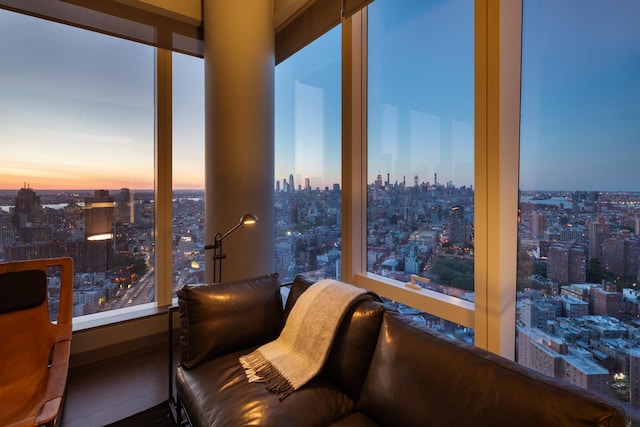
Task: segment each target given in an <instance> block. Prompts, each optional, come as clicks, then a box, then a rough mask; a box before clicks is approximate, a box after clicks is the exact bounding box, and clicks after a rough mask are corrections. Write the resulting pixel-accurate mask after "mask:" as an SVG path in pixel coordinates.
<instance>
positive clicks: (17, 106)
mask: <svg viewBox="0 0 640 427" xmlns="http://www.w3.org/2000/svg"><path fill="white" fill-rule="evenodd" d="M369 19H370V22H369V30H370V46H369V89H370V91H369V101H370V102H369V107H368V108H369V128H368V137H369V147H368V150H369V158H368V161H369V169H368V181H369V182H371V181H373V180H374V179H375V176H376V175H377V174H378V173H381V174H382V175H383V177H384V178H385V179H386V176H387V173H389V174H390V177H391V181H392V182H395V181H402V180H403V179H406V181H407V183H408V184H409V185H412V184H413V179H414V176H415V175H417V176H418V178H419V180H420V181H421V182H424V181H429V182H433V179H434V174H435V173H437V174H438V181H439V182H441V183H444V182H447V181H452V182H453V183H455V184H456V185H458V186H461V185H472V184H473V132H474V130H473V129H474V124H473V119H474V117H473V114H474V113H473V108H474V106H473V84H474V83H473V55H474V52H473V1H472V0H437V1H429V2H424V1H408V0H402V1H398V0H394V1H391V0H376V1H375V2H373V3H372V4H371V6H370V11H369ZM638 22H640V2H639V1H637V0H613V1H602V0H562V1H560V0H535V1H534V0H525V1H524V29H523V74H522V123H521V132H522V135H521V159H522V161H521V178H520V186H521V188H522V189H524V190H534V189H535V190H577V189H580V190H602V191H606V190H612V191H636V190H639V189H638V186H637V182H640V168H639V167H637V162H638V159H639V158H640V101H639V100H640V29H638V28H639V26H638V24H637V23H638ZM123 46H125V47H126V48H123ZM340 46H341V28H340V27H337V28H335V29H333V30H332V31H330V32H329V33H328V34H326V35H324V36H323V37H322V38H321V39H319V40H317V41H316V42H314V43H313V44H312V45H311V46H309V47H308V48H306V49H304V50H303V51H301V52H299V53H298V54H296V55H295V56H294V57H292V58H290V59H288V60H287V61H285V62H284V63H282V64H280V65H279V66H278V67H277V69H276V74H275V76H276V81H275V88H276V108H275V117H276V134H275V141H276V165H275V171H276V175H275V178H276V180H278V181H282V179H284V178H288V176H289V174H294V176H295V180H296V184H304V178H310V179H311V185H312V186H313V187H324V186H331V185H332V184H333V183H336V182H340V155H341V153H340V151H341V149H340V138H341V119H340V114H341V101H340V95H341V93H340V91H341V89H340V72H341V63H340ZM0 57H1V58H2V61H0V147H1V149H2V153H3V161H2V166H1V167H0V188H9V189H11V188H18V187H20V186H22V184H23V183H24V182H30V184H31V185H32V186H33V187H34V188H44V187H45V186H47V185H54V184H53V183H59V184H56V185H58V186H61V187H65V188H73V187H76V186H77V185H78V183H82V184H86V185H88V186H89V187H90V188H94V187H96V185H95V182H98V181H99V182H104V185H101V186H102V187H112V188H119V187H123V186H126V187H130V188H143V187H144V188H150V187H152V186H153V82H152V81H151V79H150V78H149V76H152V75H153V71H152V70H153V68H152V67H153V61H154V54H153V49H151V48H149V47H147V46H142V45H136V44H134V43H130V42H127V41H123V40H118V39H114V38H110V37H106V36H102V35H98V34H93V33H90V32H87V31H83V30H79V29H73V28H69V27H64V26H60V25H57V24H53V23H48V22H44V21H41V20H37V19H35V18H31V17H26V16H19V15H16V14H13V13H10V12H6V11H1V10H0ZM202 79H203V65H202V60H200V59H197V58H191V57H186V56H184V55H179V54H175V55H174V84H175V85H176V91H175V92H174V167H175V169H176V171H175V173H174V183H175V185H176V187H177V188H194V187H198V186H199V183H202V182H203V181H204V178H203V176H204V161H203V155H202V152H203V146H204V143H203V134H204V130H203V122H204V117H203V113H202V110H203V105H204V101H203V96H202V94H203V87H204V84H203V82H202ZM34 153H35V154H34ZM25 158H28V159H30V161H29V162H28V163H26V162H24V159H25ZM88 159H89V160H90V159H96V161H95V162H93V163H92V162H90V161H88ZM114 171H115V172H114ZM125 171H126V172H125ZM101 180H102V181H101ZM107 180H108V183H107ZM49 188H50V187H49ZM76 188H77V187H76Z"/></svg>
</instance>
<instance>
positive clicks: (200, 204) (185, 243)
mask: <svg viewBox="0 0 640 427" xmlns="http://www.w3.org/2000/svg"><path fill="white" fill-rule="evenodd" d="M172 62H173V85H172V87H173V96H172V100H173V140H172V145H173V150H172V154H173V162H172V171H173V197H172V199H173V202H172V205H173V208H172V213H173V236H172V237H173V238H172V241H173V243H172V247H173V266H174V267H173V295H174V296H175V290H176V289H177V288H179V287H180V286H182V285H183V284H187V283H190V284H194V283H204V281H205V279H204V264H205V260H204V256H205V254H204V245H205V242H204V160H203V159H204V60H203V59H201V58H196V57H192V56H187V55H184V54H180V53H175V52H174V53H173V61H172Z"/></svg>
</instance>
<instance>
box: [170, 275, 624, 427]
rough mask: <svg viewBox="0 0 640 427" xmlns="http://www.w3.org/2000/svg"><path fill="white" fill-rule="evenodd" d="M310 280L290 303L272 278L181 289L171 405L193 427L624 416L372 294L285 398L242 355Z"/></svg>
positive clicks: (611, 422) (534, 423) (614, 421)
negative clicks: (254, 375) (321, 361)
mask: <svg viewBox="0 0 640 427" xmlns="http://www.w3.org/2000/svg"><path fill="white" fill-rule="evenodd" d="M309 286H312V282H311V281H309V280H308V279H306V278H305V277H303V276H298V277H296V279H295V280H294V282H293V284H292V286H291V289H290V292H289V296H288V298H287V300H286V303H285V304H283V303H282V299H281V292H280V286H279V285H278V279H277V275H268V276H263V277H258V278H253V279H249V280H244V281H239V282H234V283H224V284H216V285H199V286H188V285H187V286H184V287H182V288H181V289H179V290H178V301H179V315H180V354H181V363H180V365H179V366H178V369H177V373H176V393H177V403H178V407H179V408H180V407H182V408H183V409H184V413H186V414H187V417H188V421H189V423H190V424H191V425H192V426H193V427H205V426H207V427H210V426H231V427H238V426H244V425H261V426H277V427H280V426H303V427H310V426H329V425H331V426H338V427H347V426H367V427H370V426H388V427H391V426H403V427H408V426H446V427H450V426H457V427H461V426H462V427H463V426H514V425H518V426H520V427H525V426H531V427H539V426H571V427H578V426H620V427H622V426H624V424H625V416H624V412H623V411H622V409H621V408H619V407H618V406H617V405H613V404H611V403H609V402H607V401H604V400H602V399H600V398H598V397H597V396H595V395H593V394H591V393H589V392H587V391H585V390H583V389H580V388H577V387H573V386H570V385H567V384H564V383H560V382H559V381H557V380H554V379H552V378H548V377H545V376H542V375H540V374H537V373H536V372H533V371H531V370H528V369H526V368H523V367H521V366H519V365H518V364H516V363H514V362H511V361H509V360H506V359H504V358H502V357H499V356H496V355H494V354H491V353H489V352H486V351H483V350H481V349H478V348H475V347H472V346H469V345H465V344H463V343H460V342H458V341H455V340H453V339H450V338H448V337H446V336H444V335H440V334H438V333H434V332H432V331H430V330H428V329H426V328H424V327H423V326H421V325H417V324H415V323H412V322H411V321H410V320H408V319H406V318H404V317H403V316H401V315H399V314H397V313H394V312H392V311H391V310H389V309H387V308H386V307H385V306H384V304H382V303H380V302H378V301H375V300H374V299H365V300H363V301H359V302H357V303H355V304H354V305H353V306H352V307H351V308H350V309H349V310H348V312H347V313H346V315H345V317H344V319H343V321H342V323H341V325H340V327H339V329H338V331H337V333H336V336H335V339H334V342H333V346H332V348H331V352H330V355H329V357H328V360H327V362H326V364H325V366H324V369H323V371H322V372H321V374H320V375H318V376H316V377H314V378H313V379H312V380H311V381H309V382H308V383H307V384H306V385H304V386H303V387H302V388H301V389H299V390H297V391H295V392H293V393H292V394H291V395H289V396H288V397H287V398H286V399H284V400H282V401H280V400H279V399H278V397H277V396H276V395H274V394H272V393H271V392H269V391H268V390H266V388H265V386H264V385H263V384H261V383H249V382H248V381H247V379H246V376H245V373H244V370H243V369H242V366H241V365H240V363H239V362H238V358H239V357H240V356H241V355H244V354H247V353H249V352H250V351H252V350H254V349H255V348H257V347H258V346H260V345H261V344H264V343H266V342H269V341H271V340H273V339H275V338H277V336H278V334H279V332H280V330H281V328H282V326H283V324H284V322H285V321H286V319H287V316H288V314H289V312H290V310H291V307H292V306H293V304H294V303H295V301H296V299H297V298H298V297H299V296H300V295H301V294H302V292H304V291H305V290H306V289H307V288H308V287H309ZM180 412H181V411H178V413H180Z"/></svg>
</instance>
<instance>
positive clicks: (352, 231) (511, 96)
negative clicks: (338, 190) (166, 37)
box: [342, 0, 522, 360]
mask: <svg viewBox="0 0 640 427" xmlns="http://www.w3.org/2000/svg"><path fill="white" fill-rule="evenodd" d="M474 14H475V29H474V34H475V36H474V37H475V113H474V114H475V123H474V128H475V130H474V132H475V143H474V147H475V154H474V156H475V157H474V168H475V176H474V180H475V182H474V187H475V194H474V197H475V258H474V266H475V273H474V274H475V278H474V283H475V284H474V286H475V303H469V302H467V301H461V300H460V299H457V298H453V297H450V296H446V295H441V294H438V293H436V292H432V291H428V290H421V291H414V290H411V289H408V288H407V287H405V286H404V284H403V283H400V282H397V281H395V280H390V279H386V278H383V277H380V276H377V275H374V274H371V273H368V272H367V270H366V235H367V230H366V223H367V222H366V204H367V195H366V188H367V182H366V172H367V165H366V159H367V147H366V144H367V142H366V134H367V132H366V129H367V122H366V120H367V109H366V105H367V78H366V64H367V46H366V44H367V11H366V9H364V10H362V11H360V12H358V13H356V14H355V15H354V16H352V17H351V18H348V19H346V20H344V21H343V26H344V29H343V55H344V59H343V123H344V124H343V183H344V186H343V188H344V190H343V202H342V206H343V212H342V215H343V242H344V245H343V255H342V257H343V277H344V279H345V280H346V281H349V282H352V283H355V284H356V285H358V286H362V287H365V288H367V289H370V290H372V291H375V292H378V293H379V294H381V295H383V296H385V297H388V298H391V299H394V300H396V301H399V302H401V303H404V304H407V305H411V306H413V307H415V308H417V309H419V310H423V311H425V312H429V313H431V314H435V315H437V316H440V317H443V318H445V319H446V320H449V321H452V322H455V323H458V324H461V325H464V326H467V327H471V328H473V329H474V330H475V345H476V346H477V347H480V348H483V349H487V350H489V351H491V352H494V353H497V354H500V355H502V356H504V357H507V358H509V359H512V360H513V359H514V358H515V313H516V310H515V306H516V286H515V284H516V258H517V250H516V249H517V206H518V177H519V162H518V158H519V133H520V58H521V43H520V40H521V34H522V1H521V0H515V1H507V0H499V1H491V2H490V1H489V0H476V1H475V11H474Z"/></svg>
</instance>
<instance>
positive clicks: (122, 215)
mask: <svg viewBox="0 0 640 427" xmlns="http://www.w3.org/2000/svg"><path fill="white" fill-rule="evenodd" d="M134 218H135V213H134V201H133V193H131V191H129V189H128V188H122V189H120V195H119V196H118V200H117V202H116V222H118V223H119V224H133V222H134Z"/></svg>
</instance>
